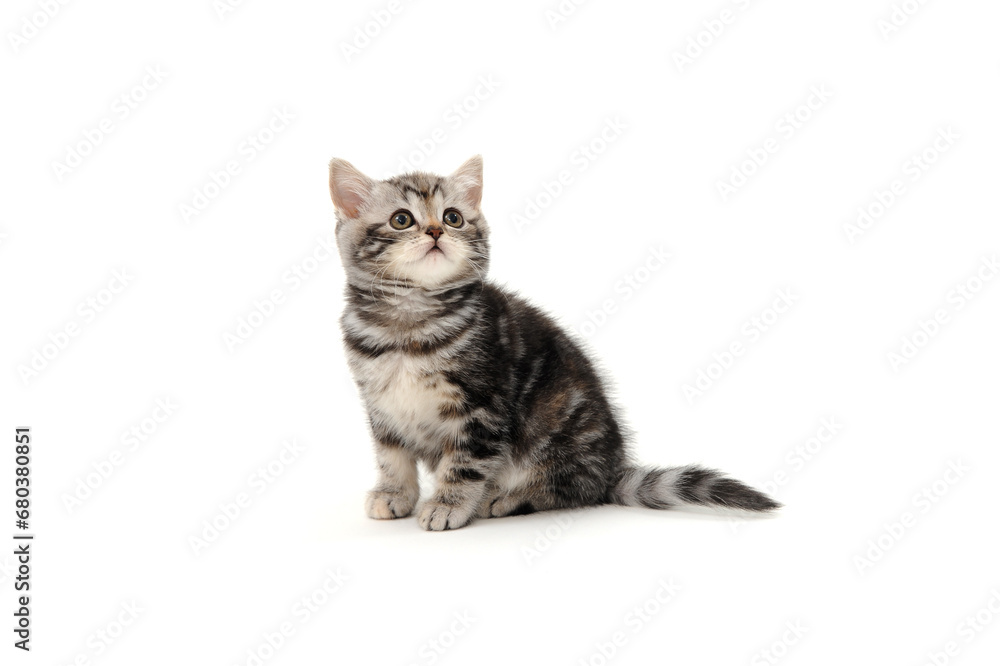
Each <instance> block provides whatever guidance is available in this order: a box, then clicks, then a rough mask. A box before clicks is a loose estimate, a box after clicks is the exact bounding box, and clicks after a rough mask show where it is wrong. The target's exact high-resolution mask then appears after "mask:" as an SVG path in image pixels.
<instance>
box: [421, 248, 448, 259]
mask: <svg viewBox="0 0 1000 666" xmlns="http://www.w3.org/2000/svg"><path fill="white" fill-rule="evenodd" d="M435 254H440V255H441V256H442V257H443V256H444V250H442V249H441V248H440V247H438V246H437V245H434V246H433V247H431V249H429V250H427V254H425V255H424V256H425V257H430V256H432V255H435Z"/></svg>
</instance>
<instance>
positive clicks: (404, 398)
mask: <svg viewBox="0 0 1000 666" xmlns="http://www.w3.org/2000/svg"><path fill="white" fill-rule="evenodd" d="M435 361H436V359H434V358H433V357H420V356H414V355H412V354H407V353H405V352H389V353H385V354H382V355H381V356H379V357H378V358H376V359H364V360H357V361H355V364H356V367H355V371H356V372H357V373H358V376H359V378H361V379H362V381H363V382H364V385H365V386H366V390H365V391H364V393H365V399H366V401H367V403H368V404H369V405H370V407H371V411H372V418H373V419H375V420H378V421H381V422H382V423H384V424H385V425H387V426H389V427H390V428H391V429H392V430H394V431H395V432H397V433H399V434H401V435H404V436H406V437H407V439H412V440H413V443H414V444H416V445H417V446H418V447H419V448H423V449H425V450H426V451H427V452H428V453H437V452H440V450H441V447H442V446H443V445H444V443H445V442H446V441H454V440H455V439H456V438H457V437H458V436H459V434H460V432H461V427H462V421H461V420H460V419H455V418H452V419H445V418H442V416H441V408H442V407H443V406H446V405H451V404H456V403H457V402H458V401H459V398H460V395H459V391H458V389H457V388H456V387H455V386H453V385H452V384H451V383H449V382H448V380H447V379H445V377H444V375H443V373H441V372H440V371H439V370H438V369H437V368H436V367H435V366H436V365H437V363H436V362H435Z"/></svg>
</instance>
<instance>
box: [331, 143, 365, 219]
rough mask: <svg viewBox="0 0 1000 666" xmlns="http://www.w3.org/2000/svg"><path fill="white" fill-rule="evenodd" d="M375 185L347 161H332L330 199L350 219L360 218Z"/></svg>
mask: <svg viewBox="0 0 1000 666" xmlns="http://www.w3.org/2000/svg"><path fill="white" fill-rule="evenodd" d="M374 186H375V183H374V182H373V181H372V179H371V178H369V177H368V176H366V175H365V174H363V173H361V172H360V171H358V170H357V169H355V168H354V165H353V164H351V163H350V162H348V161H347V160H342V159H338V158H336V157H335V158H333V159H332V160H330V198H331V199H333V205H334V206H336V207H337V210H339V211H340V212H341V213H343V214H344V215H346V216H347V217H350V218H355V217H357V216H358V211H359V210H360V208H361V206H362V204H364V202H365V200H366V199H368V197H369V196H371V193H372V188H373V187H374Z"/></svg>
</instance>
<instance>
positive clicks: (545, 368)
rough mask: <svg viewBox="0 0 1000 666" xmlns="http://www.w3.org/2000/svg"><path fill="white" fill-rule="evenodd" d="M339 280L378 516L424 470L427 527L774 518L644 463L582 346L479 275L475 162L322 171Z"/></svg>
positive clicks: (750, 495)
mask: <svg viewBox="0 0 1000 666" xmlns="http://www.w3.org/2000/svg"><path fill="white" fill-rule="evenodd" d="M330 191H331V196H332V198H333V201H334V204H335V206H336V208H337V212H338V222H337V242H338V247H339V250H340V253H341V258H342V260H343V263H344V267H345V270H346V273H347V307H346V309H345V311H344V315H343V318H342V320H341V323H342V326H343V331H344V343H345V346H346V350H347V357H348V362H349V364H350V367H351V371H352V373H353V375H354V379H355V381H356V383H357V385H358V388H359V390H360V392H361V396H362V398H363V400H364V402H365V406H366V408H367V410H368V415H369V420H370V424H371V431H372V435H373V438H374V440H375V452H376V458H377V460H378V464H379V480H378V483H377V484H376V486H375V488H374V489H373V490H372V491H371V492H370V493H369V496H368V500H367V506H366V509H367V512H368V515H369V516H370V517H372V518H401V517H404V516H408V515H410V514H411V513H412V512H413V511H414V509H415V508H416V505H417V500H418V498H419V495H420V488H419V483H418V477H417V463H418V461H422V462H424V463H425V464H426V466H427V468H428V469H429V470H431V471H432V472H433V473H434V475H435V477H436V488H435V490H434V493H433V495H432V496H431V497H430V498H429V499H428V500H427V501H426V502H425V503H424V504H423V505H422V506H421V507H420V508H419V510H418V513H417V515H418V521H419V523H420V525H421V526H422V527H424V528H426V529H429V530H445V529H455V528H459V527H463V526H464V525H467V524H468V523H469V522H470V521H472V520H473V519H474V518H476V517H499V516H510V515H518V514H525V513H532V512H535V511H544V510H547V509H565V508H573V507H581V506H592V505H598V504H608V503H614V504H624V505H628V506H644V507H649V508H652V509H669V508H671V507H674V506H677V505H682V504H696V505H708V506H719V507H728V508H732V509H742V510H748V511H769V510H771V509H775V508H777V507H778V506H779V504H778V503H777V502H775V501H774V500H772V499H771V498H769V497H767V496H766V495H764V494H762V493H760V492H758V491H756V490H754V489H753V488H750V487H748V486H746V485H744V484H742V483H740V482H739V481H735V480H733V479H730V478H727V477H725V476H723V475H721V474H720V473H719V472H716V471H714V470H710V469H705V468H702V467H696V466H687V467H668V468H660V467H640V466H637V465H636V464H634V463H633V462H632V460H631V459H630V457H629V454H628V451H627V448H626V438H625V435H624V433H623V431H622V428H621V426H620V425H619V421H618V418H617V416H616V414H615V410H614V408H613V407H612V405H611V404H610V403H609V401H608V398H607V395H606V391H605V387H604V384H603V382H602V380H601V378H600V376H599V375H598V373H597V372H596V370H595V368H594V366H593V364H592V363H591V361H590V360H589V359H588V358H587V356H586V354H585V353H584V352H583V351H582V349H581V348H580V346H579V345H578V344H577V343H575V342H574V341H573V340H572V339H571V338H570V337H569V336H568V335H567V334H566V333H565V332H564V331H563V330H562V329H560V328H559V326H557V325H556V324H555V322H554V321H553V320H552V319H551V318H550V317H549V316H547V315H546V314H545V313H543V312H541V311H540V310H539V309H537V308H536V307H534V306H532V305H531V304H529V303H527V302H526V301H524V300H523V299H521V298H519V297H518V296H517V295H516V294H513V293H510V292H508V291H506V290H504V289H502V288H501V287H499V286H497V285H495V284H492V283H491V282H489V281H487V280H486V279H485V276H486V273H487V269H488V264H489V241H488V238H489V227H488V225H487V223H486V219H485V217H483V214H482V211H481V210H480V200H481V195H482V160H481V159H480V158H479V157H478V156H477V157H474V158H472V159H471V160H469V161H468V162H466V163H465V164H464V165H462V167H460V168H459V169H458V170H457V171H456V172H455V173H453V174H451V175H450V176H447V177H442V176H435V175H431V174H426V173H412V174H407V175H404V176H398V177H396V178H392V179H389V180H384V181H376V180H372V179H370V178H368V177H366V176H365V175H363V174H362V173H360V172H359V171H358V170H357V169H355V168H354V167H353V166H351V165H350V164H349V163H347V162H345V161H343V160H333V161H332V162H331V163H330Z"/></svg>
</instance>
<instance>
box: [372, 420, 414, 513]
mask: <svg viewBox="0 0 1000 666" xmlns="http://www.w3.org/2000/svg"><path fill="white" fill-rule="evenodd" d="M375 457H376V459H377V460H378V469H379V478H378V483H376V484H375V487H374V488H372V490H371V491H370V492H369V493H368V499H367V501H366V502H365V511H366V512H367V514H368V517H369V518H374V519H376V520H388V519H392V518H405V517H406V516H409V515H410V514H411V513H413V507H414V506H416V504H417V499H419V497H420V480H419V477H418V476H417V461H416V459H415V458H414V457H413V456H412V455H411V454H410V452H409V451H407V450H406V449H404V448H403V446H402V444H400V443H398V442H397V441H393V440H391V439H390V438H382V439H381V440H377V441H376V442H375Z"/></svg>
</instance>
